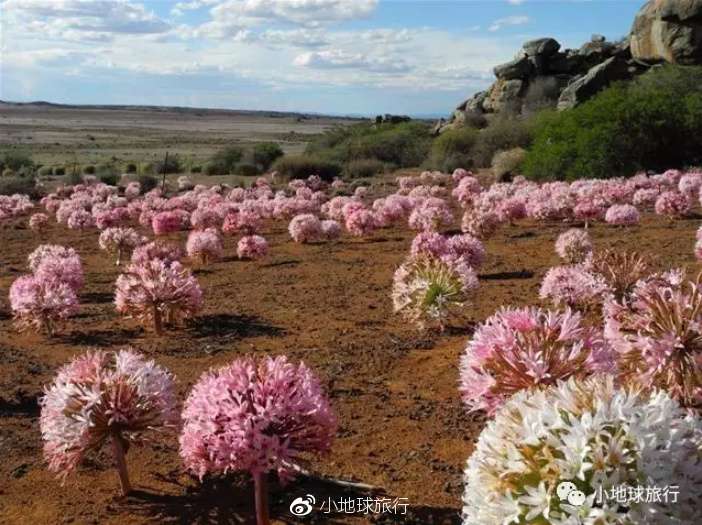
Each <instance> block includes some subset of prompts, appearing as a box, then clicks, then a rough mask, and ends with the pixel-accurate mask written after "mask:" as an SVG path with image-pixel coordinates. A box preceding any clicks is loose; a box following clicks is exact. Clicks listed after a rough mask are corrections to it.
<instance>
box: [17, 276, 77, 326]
mask: <svg viewBox="0 0 702 525" xmlns="http://www.w3.org/2000/svg"><path fill="white" fill-rule="evenodd" d="M10 307H11V308H12V313H13V315H14V319H15V323H16V325H17V326H18V327H19V328H20V329H25V328H33V329H35V330H36V331H40V330H46V332H47V333H48V334H49V335H53V333H54V331H55V328H56V324H57V323H59V322H61V321H65V320H66V319H68V318H69V317H71V316H72V315H74V314H76V313H77V312H78V296H77V295H76V292H75V290H74V289H73V288H72V287H71V286H69V285H68V284H67V283H65V282H62V281H60V280H58V279H55V278H47V277H45V276H36V275H24V276H22V277H19V278H17V279H16V280H15V281H14V282H13V283H12V286H10Z"/></svg>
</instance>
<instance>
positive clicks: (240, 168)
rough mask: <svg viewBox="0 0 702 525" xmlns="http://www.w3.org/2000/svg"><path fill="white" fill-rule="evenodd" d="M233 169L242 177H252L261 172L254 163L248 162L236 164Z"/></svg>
mask: <svg viewBox="0 0 702 525" xmlns="http://www.w3.org/2000/svg"><path fill="white" fill-rule="evenodd" d="M235 171H236V174H237V175H243V176H244V177H253V176H255V175H258V174H259V173H261V172H260V170H259V168H258V166H257V165H256V164H249V163H248V162H240V163H239V164H237V165H236V169H235Z"/></svg>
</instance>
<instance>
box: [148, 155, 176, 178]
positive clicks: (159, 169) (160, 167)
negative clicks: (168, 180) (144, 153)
mask: <svg viewBox="0 0 702 525" xmlns="http://www.w3.org/2000/svg"><path fill="white" fill-rule="evenodd" d="M153 172H154V174H158V175H162V174H164V173H180V172H181V166H180V159H179V158H178V156H177V155H169V156H168V158H164V159H163V160H159V161H156V162H154V163H153Z"/></svg>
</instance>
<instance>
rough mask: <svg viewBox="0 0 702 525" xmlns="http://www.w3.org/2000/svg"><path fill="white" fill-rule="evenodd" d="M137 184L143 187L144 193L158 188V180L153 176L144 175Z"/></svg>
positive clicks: (138, 178) (140, 176)
mask: <svg viewBox="0 0 702 525" xmlns="http://www.w3.org/2000/svg"><path fill="white" fill-rule="evenodd" d="M137 182H138V183H139V184H140V185H141V191H142V193H146V192H147V191H151V190H153V189H154V188H155V187H156V186H158V179H157V178H156V177H154V176H153V175H148V174H142V175H139V176H138V177H137Z"/></svg>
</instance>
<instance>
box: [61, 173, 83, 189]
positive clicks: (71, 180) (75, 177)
mask: <svg viewBox="0 0 702 525" xmlns="http://www.w3.org/2000/svg"><path fill="white" fill-rule="evenodd" d="M82 182H83V177H82V176H81V175H80V173H78V172H77V171H73V170H71V172H70V173H69V174H68V175H66V176H65V177H64V179H63V183H64V184H65V185H66V186H75V185H76V184H82Z"/></svg>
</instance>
